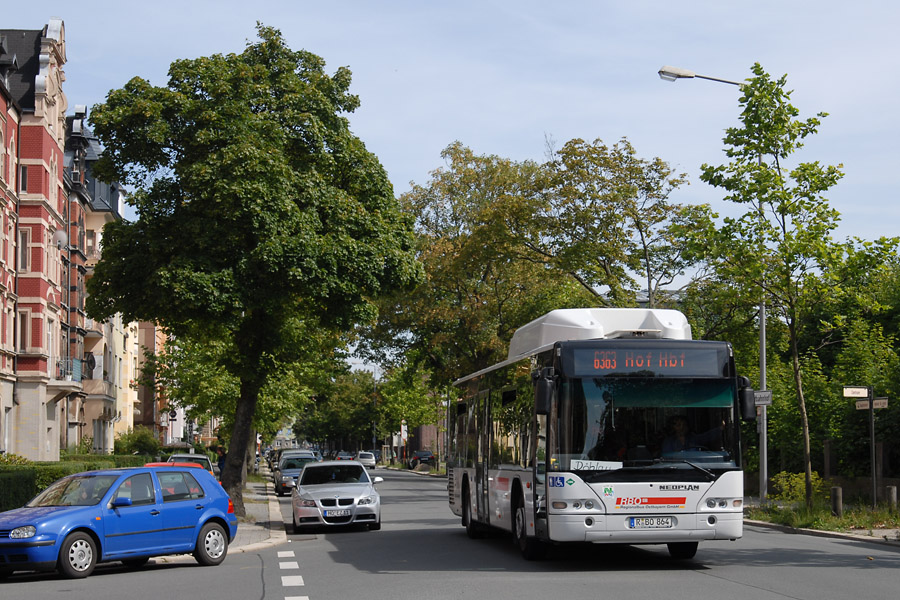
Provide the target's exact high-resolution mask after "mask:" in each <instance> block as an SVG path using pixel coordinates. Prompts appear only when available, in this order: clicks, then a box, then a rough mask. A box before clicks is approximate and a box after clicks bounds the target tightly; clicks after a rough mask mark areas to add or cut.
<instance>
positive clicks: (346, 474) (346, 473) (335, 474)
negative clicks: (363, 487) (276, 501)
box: [299, 465, 369, 485]
mask: <svg viewBox="0 0 900 600" xmlns="http://www.w3.org/2000/svg"><path fill="white" fill-rule="evenodd" d="M329 483H369V476H368V475H366V470H365V469H364V468H362V466H360V465H335V466H333V467H313V466H307V467H306V468H305V469H303V475H302V478H301V479H300V484H299V485H325V484H329Z"/></svg>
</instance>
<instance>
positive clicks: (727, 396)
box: [550, 377, 739, 477]
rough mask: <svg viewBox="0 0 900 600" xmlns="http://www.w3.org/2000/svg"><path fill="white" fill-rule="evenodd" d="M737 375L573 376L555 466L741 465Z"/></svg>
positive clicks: (562, 401)
mask: <svg viewBox="0 0 900 600" xmlns="http://www.w3.org/2000/svg"><path fill="white" fill-rule="evenodd" d="M735 393H736V392H735V388H734V383H733V381H732V380H731V379H725V378H717V379H707V378H699V379H660V378H652V377H651V378H634V377H623V378H573V379H565V380H564V381H563V382H562V383H561V385H560V394H559V404H558V410H557V414H556V418H555V419H554V423H553V425H555V429H556V431H555V432H552V434H551V438H552V439H553V442H554V446H555V448H554V451H551V464H550V469H551V470H560V471H581V472H584V471H587V472H591V471H593V472H598V473H599V472H604V473H606V472H612V471H615V472H617V474H616V477H620V476H623V475H627V474H626V473H625V472H640V471H647V470H656V469H659V468H667V469H672V467H673V466H675V465H678V466H680V467H681V468H684V469H686V470H693V471H695V472H699V473H701V474H702V473H704V472H705V473H711V472H712V471H710V469H713V470H716V469H718V470H721V469H729V470H730V469H734V468H737V466H738V464H739V458H738V448H737V442H736V439H735V438H736V436H735V435H734V428H735V423H734V408H733V407H734V397H735Z"/></svg>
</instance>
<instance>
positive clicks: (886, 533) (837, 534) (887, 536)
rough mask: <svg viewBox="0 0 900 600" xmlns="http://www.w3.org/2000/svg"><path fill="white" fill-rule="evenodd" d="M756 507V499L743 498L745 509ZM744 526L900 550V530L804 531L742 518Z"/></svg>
mask: <svg viewBox="0 0 900 600" xmlns="http://www.w3.org/2000/svg"><path fill="white" fill-rule="evenodd" d="M758 505H759V498H758V497H755V496H748V497H745V498H744V506H745V507H749V506H758ZM744 525H752V526H755V527H763V528H765V529H774V530H776V531H781V532H782V533H795V534H802V535H814V536H818V537H830V538H843V539H847V540H856V541H861V542H872V543H875V544H887V545H889V546H894V547H897V548H900V529H870V530H860V531H858V532H842V531H826V530H824V529H805V528H802V527H792V526H790V525H780V524H778V523H769V522H768V521H754V520H752V519H747V518H744Z"/></svg>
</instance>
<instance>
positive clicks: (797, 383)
mask: <svg viewBox="0 0 900 600" xmlns="http://www.w3.org/2000/svg"><path fill="white" fill-rule="evenodd" d="M790 335H791V362H792V366H793V371H794V388H795V389H796V391H797V402H798V403H799V405H800V425H801V428H802V430H803V466H804V470H805V472H806V473H805V475H806V477H805V480H806V508H808V509H810V510H812V507H813V487H812V455H811V452H810V442H809V418H808V417H807V415H806V398H805V397H804V395H803V377H802V373H801V372H800V353H799V351H798V347H797V332H796V331H795V329H794V327H793V324H792V326H791V327H790Z"/></svg>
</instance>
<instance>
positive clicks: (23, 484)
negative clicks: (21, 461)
mask: <svg viewBox="0 0 900 600" xmlns="http://www.w3.org/2000/svg"><path fill="white" fill-rule="evenodd" d="M73 458H76V459H78V460H70V459H73ZM152 461H153V457H150V456H140V455H138V456H135V455H124V456H115V455H109V456H99V455H96V454H85V455H78V456H71V455H70V456H66V460H62V461H59V462H55V461H54V462H34V463H31V464H27V465H0V511H4V510H11V509H13V508H19V507H21V506H23V505H24V504H25V503H26V502H28V501H29V500H31V499H32V498H34V497H35V496H37V494H38V492H40V491H41V490H43V489H45V488H47V487H48V486H49V485H50V484H51V483H53V482H54V481H56V480H57V479H60V478H62V477H65V476H66V475H72V474H74V473H81V472H84V471H97V470H101V469H114V468H120V467H139V466H141V465H143V464H144V463H147V462H152Z"/></svg>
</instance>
